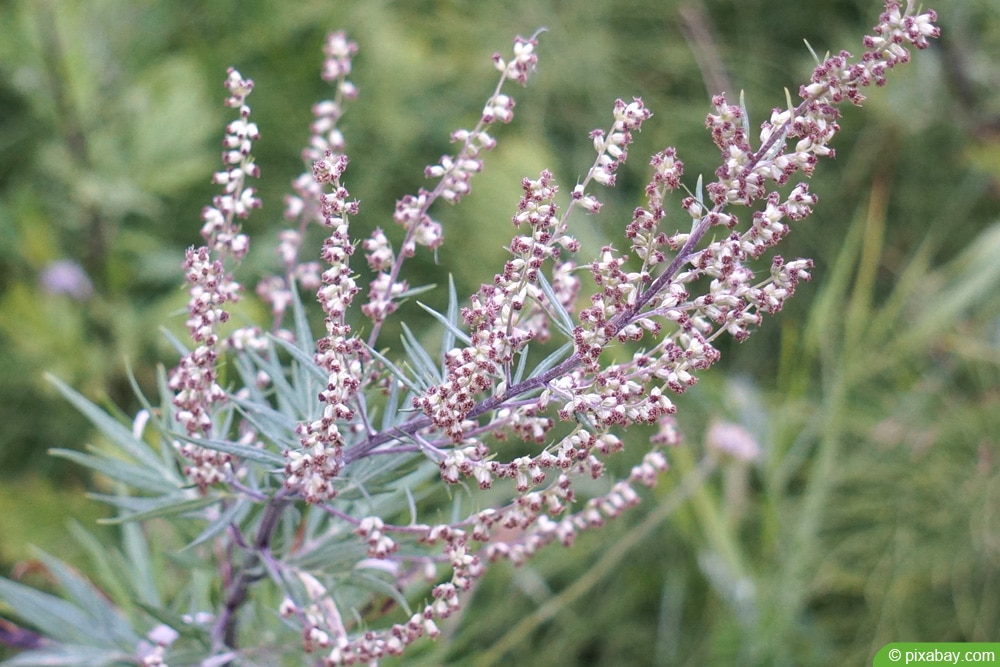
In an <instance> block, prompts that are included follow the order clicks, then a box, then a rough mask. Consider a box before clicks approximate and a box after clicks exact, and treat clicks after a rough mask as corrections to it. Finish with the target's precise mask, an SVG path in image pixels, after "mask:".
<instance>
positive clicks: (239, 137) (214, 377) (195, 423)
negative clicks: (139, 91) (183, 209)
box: [168, 68, 260, 491]
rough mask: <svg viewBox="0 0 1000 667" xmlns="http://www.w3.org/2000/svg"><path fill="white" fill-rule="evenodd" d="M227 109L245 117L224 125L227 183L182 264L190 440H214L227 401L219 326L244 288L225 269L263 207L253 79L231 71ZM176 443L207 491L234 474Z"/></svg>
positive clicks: (225, 461)
mask: <svg viewBox="0 0 1000 667" xmlns="http://www.w3.org/2000/svg"><path fill="white" fill-rule="evenodd" d="M225 87H226V90H227V92H228V93H229V96H228V97H227V98H226V106H229V107H231V108H236V109H238V112H239V118H238V119H236V120H234V121H232V122H230V123H229V125H227V126H226V136H225V138H224V139H223V142H222V145H223V152H222V162H223V164H224V165H225V169H224V170H223V171H220V172H217V173H216V174H215V175H214V176H213V178H212V180H213V182H214V183H216V184H219V185H221V186H222V193H221V194H219V195H216V196H215V197H214V198H213V200H212V205H211V206H207V207H205V209H204V210H203V211H202V220H203V221H204V225H203V227H202V230H201V234H202V236H203V237H204V239H205V242H206V243H207V245H205V246H201V247H200V248H197V249H196V248H189V249H188V250H187V252H186V254H185V259H184V265H183V267H184V275H185V279H186V280H187V283H188V285H189V292H188V293H189V297H190V298H189V300H188V306H187V310H188V319H187V321H186V322H185V324H186V326H187V329H188V332H189V334H190V336H191V339H192V340H193V341H194V342H195V343H196V346H195V348H194V349H193V350H191V351H190V352H188V353H187V354H185V355H184V356H183V357H182V358H181V360H180V362H179V363H178V365H177V367H176V368H175V369H174V370H173V371H172V372H171V374H170V377H169V380H168V386H169V387H170V389H171V390H172V391H173V392H174V397H173V406H174V416H175V418H176V419H177V421H178V422H180V424H181V426H182V427H183V428H184V431H185V433H186V434H187V435H188V436H210V435H212V428H213V423H212V413H213V409H214V406H216V405H217V404H219V403H222V402H225V401H226V399H227V394H226V392H225V390H224V389H223V388H222V387H221V386H219V384H218V372H217V370H216V363H217V361H218V355H219V349H220V345H221V341H220V333H219V330H220V327H221V325H223V324H224V323H225V322H226V321H227V320H228V319H229V313H228V311H227V310H226V304H229V303H234V302H236V301H237V300H238V299H239V296H240V289H241V287H240V285H239V283H237V282H236V281H235V280H234V279H233V278H232V276H231V275H230V274H229V273H228V272H227V271H226V268H225V265H224V261H225V259H226V258H227V257H232V258H233V259H234V260H236V261H239V260H241V259H242V258H243V257H244V256H245V255H246V252H247V250H248V249H249V247H250V246H249V239H248V237H247V236H246V235H245V234H243V233H241V232H240V226H239V223H238V220H239V219H243V218H246V217H247V215H248V214H249V212H250V210H252V209H255V208H259V207H260V199H258V198H257V196H256V193H255V191H254V189H253V188H252V187H247V186H246V179H247V177H253V178H258V177H259V176H260V170H259V169H258V167H257V165H256V164H255V163H254V160H253V156H252V154H251V149H252V147H253V142H254V141H255V140H256V139H257V138H258V137H259V132H258V130H257V126H256V124H254V123H252V122H250V107H249V106H248V105H247V103H246V100H247V96H248V95H249V94H250V92H251V91H252V90H253V81H251V80H250V79H244V78H243V77H242V76H241V75H240V73H239V72H237V71H236V70H235V69H233V68H229V70H228V71H227V77H226V81H225ZM174 446H175V447H176V449H177V450H178V451H179V452H180V454H181V455H182V456H184V457H185V458H186V459H187V460H188V461H189V462H190V463H189V465H187V466H186V467H185V474H186V475H187V476H188V477H189V478H190V479H191V480H192V481H193V482H195V484H197V486H198V487H199V488H200V489H201V490H202V491H204V490H205V489H206V488H207V487H208V486H209V485H211V484H215V483H219V482H222V481H224V480H225V479H226V478H227V477H228V476H229V475H231V474H232V472H233V469H232V466H233V457H232V456H231V455H229V454H226V453H223V452H218V451H214V450H209V449H205V448H203V447H199V446H198V445H195V444H192V443H181V442H179V441H178V442H175V443H174Z"/></svg>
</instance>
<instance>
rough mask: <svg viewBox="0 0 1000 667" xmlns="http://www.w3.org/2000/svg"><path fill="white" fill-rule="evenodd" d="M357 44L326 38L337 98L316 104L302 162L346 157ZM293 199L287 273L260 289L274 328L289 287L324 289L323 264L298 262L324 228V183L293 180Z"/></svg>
mask: <svg viewBox="0 0 1000 667" xmlns="http://www.w3.org/2000/svg"><path fill="white" fill-rule="evenodd" d="M357 50H358V45H357V44H356V43H355V42H352V41H349V40H348V39H347V36H346V35H345V34H344V33H343V32H341V31H338V32H333V33H330V34H329V35H327V37H326V42H325V43H324V46H323V54H324V59H323V67H322V74H321V76H322V78H323V80H324V81H327V82H330V83H332V84H334V86H335V91H334V97H333V99H330V100H323V101H321V102H317V103H316V104H314V105H313V108H312V113H313V122H312V124H310V126H309V131H310V139H309V145H308V146H307V147H306V148H305V149H304V150H303V151H302V161H303V162H304V163H305V164H306V165H310V166H312V165H313V164H315V163H316V162H318V161H320V160H324V159H326V158H327V155H328V154H333V155H343V153H344V149H345V147H346V142H345V141H344V135H343V133H341V131H340V127H339V123H340V119H341V117H342V116H343V114H344V103H345V102H346V101H350V100H354V99H356V98H357V96H358V90H357V88H356V87H355V86H354V84H353V83H351V81H349V80H348V78H347V77H348V76H349V75H350V73H351V70H352V60H353V58H354V55H355V54H356V53H357ZM292 191H293V193H294V194H291V195H288V196H286V197H285V213H284V216H285V220H286V221H288V222H289V223H292V224H294V225H296V226H295V227H294V228H290V229H285V230H283V231H282V232H281V233H280V234H279V244H278V255H279V257H280V258H281V263H282V266H283V267H284V269H285V272H284V275H283V276H272V277H270V278H266V279H264V280H262V281H261V282H260V283H259V284H258V286H257V294H258V295H259V296H260V297H261V299H263V300H264V302H265V303H267V304H269V305H270V306H271V312H272V314H273V315H274V318H275V324H276V325H278V324H280V322H281V318H282V316H283V314H284V312H285V309H286V308H287V307H288V305H289V304H290V303H291V282H292V281H293V280H294V281H298V284H299V285H300V286H301V287H302V288H303V289H304V290H308V291H315V290H316V289H317V288H318V287H319V284H320V278H319V273H320V270H319V264H318V263H316V262H304V261H300V260H299V251H300V249H301V246H302V239H303V237H304V235H305V232H306V228H307V227H308V226H309V224H311V223H318V224H322V223H323V212H322V204H321V201H320V200H321V197H322V194H323V186H322V184H321V183H320V182H319V181H317V180H316V178H315V177H314V175H313V173H312V171H311V170H310V171H306V172H303V173H302V174H300V175H299V176H298V177H297V178H296V179H295V180H294V181H292Z"/></svg>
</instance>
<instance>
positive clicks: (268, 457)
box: [177, 435, 285, 467]
mask: <svg viewBox="0 0 1000 667" xmlns="http://www.w3.org/2000/svg"><path fill="white" fill-rule="evenodd" d="M177 438H178V439H179V440H183V441H185V442H189V443H191V444H192V445H197V446H198V447H204V448H205V449H211V450H213V451H216V452H225V453H226V454H232V455H233V456H238V457H240V458H241V459H243V460H244V461H253V462H254V463H261V464H263V465H267V466H278V467H284V465H285V458H284V457H283V456H281V455H280V454H275V453H274V452H271V451H268V450H266V449H259V448H257V447H248V446H247V445H238V444H236V443H235V442H230V441H228V440H214V439H212V438H192V437H189V436H186V435H178V436H177Z"/></svg>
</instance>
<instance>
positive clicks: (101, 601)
mask: <svg viewBox="0 0 1000 667" xmlns="http://www.w3.org/2000/svg"><path fill="white" fill-rule="evenodd" d="M39 558H40V559H41V561H42V562H43V563H45V567H46V569H48V571H49V573H50V574H52V575H53V576H54V577H55V578H56V581H57V582H58V583H59V587H60V588H62V589H63V591H65V593H66V597H68V598H69V600H70V601H72V602H74V603H76V605H77V606H78V607H79V608H80V609H81V610H83V612H84V613H86V614H87V615H88V616H89V617H90V619H91V621H90V628H91V629H90V637H91V639H92V640H93V641H92V642H91V643H92V644H93V643H96V644H97V645H100V646H117V647H120V648H131V647H133V646H135V645H136V644H137V643H138V642H139V639H140V635H139V634H138V633H137V632H136V631H135V630H133V629H132V626H131V624H129V622H128V620H127V619H126V618H125V617H124V616H123V615H122V613H121V611H120V610H119V609H118V608H117V607H116V606H115V605H114V604H112V603H111V602H110V601H109V600H108V598H107V597H105V595H104V594H103V593H102V592H101V591H99V590H98V589H97V588H95V587H94V585H93V584H92V583H90V582H89V581H87V580H86V579H84V578H83V577H82V576H80V575H79V574H77V573H76V572H74V571H73V570H71V569H70V568H69V567H67V566H66V565H65V564H64V563H63V562H62V561H60V560H58V559H56V558H53V557H52V556H50V555H49V554H47V553H45V552H40V553H39Z"/></svg>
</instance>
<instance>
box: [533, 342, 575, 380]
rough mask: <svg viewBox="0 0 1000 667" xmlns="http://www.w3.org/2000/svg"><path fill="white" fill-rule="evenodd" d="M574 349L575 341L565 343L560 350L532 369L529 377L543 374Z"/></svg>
mask: <svg viewBox="0 0 1000 667" xmlns="http://www.w3.org/2000/svg"><path fill="white" fill-rule="evenodd" d="M572 350H573V343H564V344H563V345H562V346H561V347H560V348H559V349H558V350H556V351H555V352H553V353H552V354H550V355H549V356H547V357H545V358H544V359H542V361H541V362H540V363H539V364H538V365H537V366H535V367H534V368H533V369H532V370H531V375H530V376H529V379H531V378H533V377H536V376H538V375H541V374H542V373H544V372H545V371H547V370H549V369H550V368H552V367H553V366H555V365H556V364H558V363H560V362H561V361H563V360H564V359H566V358H567V357H568V356H569V354H570V352H572Z"/></svg>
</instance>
